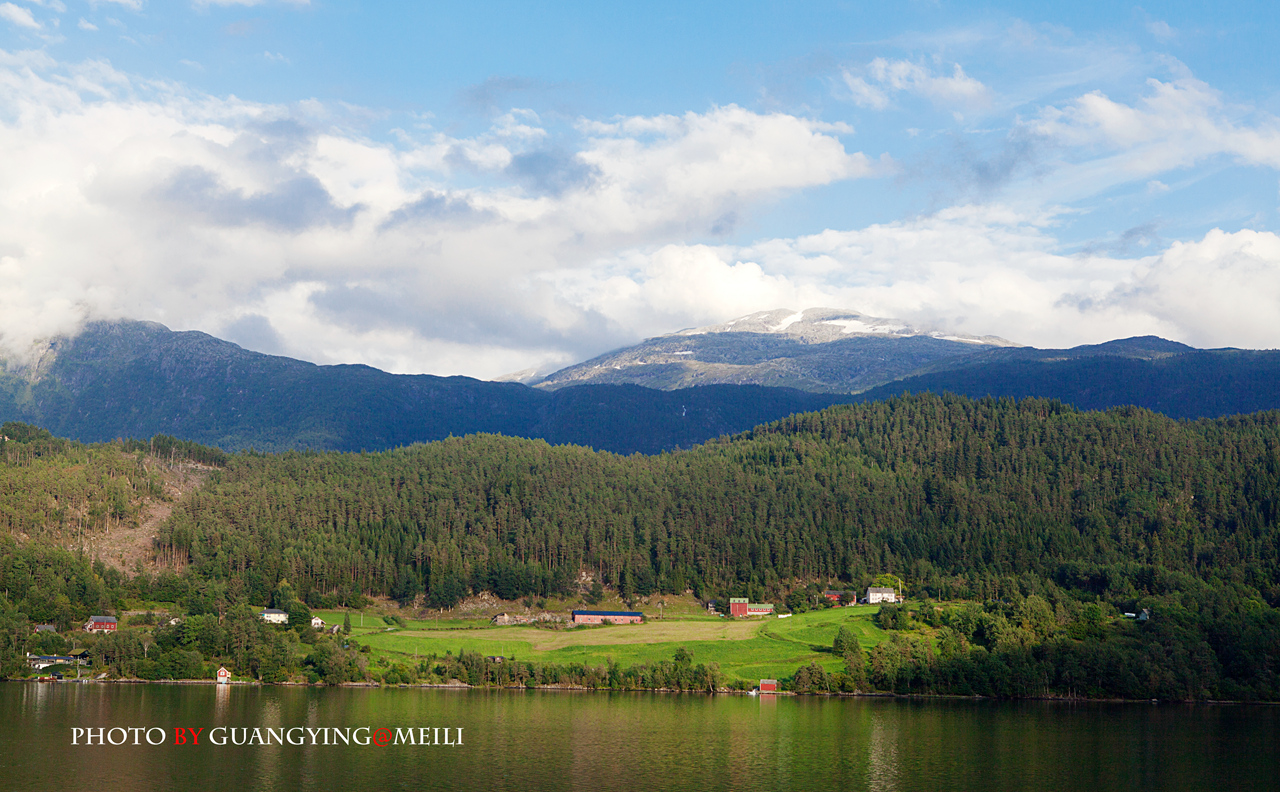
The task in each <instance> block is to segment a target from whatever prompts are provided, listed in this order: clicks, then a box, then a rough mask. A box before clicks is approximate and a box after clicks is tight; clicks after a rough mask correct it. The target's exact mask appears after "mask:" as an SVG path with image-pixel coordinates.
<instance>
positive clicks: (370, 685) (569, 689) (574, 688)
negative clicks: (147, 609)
mask: <svg viewBox="0 0 1280 792" xmlns="http://www.w3.org/2000/svg"><path fill="white" fill-rule="evenodd" d="M0 682H30V683H39V684H51V683H60V684H68V683H69V684H73V685H74V684H79V685H86V684H92V685H213V686H215V687H216V686H218V685H226V686H227V687H231V686H237V687H262V688H271V687H293V688H358V689H365V690H373V689H384V688H385V689H388V690H390V689H411V688H420V689H428V690H465V691H473V690H474V691H491V690H502V691H513V690H535V691H539V692H552V693H555V692H561V693H671V694H682V695H684V694H692V695H702V696H787V697H793V698H805V697H810V696H811V697H815V698H834V699H841V698H855V699H856V698H865V699H894V700H898V701H974V702H977V701H999V702H1016V701H1044V702H1053V703H1060V704H1146V705H1157V706H1158V705H1161V704H1206V705H1216V706H1223V705H1231V706H1268V707H1274V706H1280V702H1277V701H1240V700H1234V699H1123V698H1066V697H1061V696H1027V697H1023V698H1007V699H1001V698H994V697H991V696H958V695H953V694H944V693H939V694H936V695H930V694H925V693H905V694H899V693H796V692H794V691H790V690H779V691H777V692H772V693H760V692H759V691H749V690H729V689H728V688H723V689H720V690H673V689H671V688H623V689H618V690H615V689H613V688H592V687H586V686H583V685H534V686H532V687H530V686H526V685H509V686H506V687H498V686H473V685H468V684H467V683H465V682H454V683H420V684H396V685H384V684H381V683H378V682H343V683H341V684H339V685H325V684H321V683H311V682H259V681H257V680H232V681H229V682H218V681H217V680H216V679H92V678H88V677H86V678H81V679H49V678H38V677H22V678H18V679H13V678H6V679H0Z"/></svg>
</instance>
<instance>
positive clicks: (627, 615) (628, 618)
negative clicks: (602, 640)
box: [573, 610, 644, 624]
mask: <svg viewBox="0 0 1280 792" xmlns="http://www.w3.org/2000/svg"><path fill="white" fill-rule="evenodd" d="M642 621H644V614H643V613H641V612H640V611H589V610H576V611H573V623H574V624H639V623H640V622H642Z"/></svg>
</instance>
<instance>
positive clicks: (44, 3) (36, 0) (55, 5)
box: [27, 0, 67, 14]
mask: <svg viewBox="0 0 1280 792" xmlns="http://www.w3.org/2000/svg"><path fill="white" fill-rule="evenodd" d="M27 2H29V3H31V4H32V5H37V6H40V7H41V8H47V9H49V10H50V11H54V12H56V13H59V14H63V13H66V10H67V7H66V5H64V4H63V2H62V0H27Z"/></svg>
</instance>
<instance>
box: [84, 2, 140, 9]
mask: <svg viewBox="0 0 1280 792" xmlns="http://www.w3.org/2000/svg"><path fill="white" fill-rule="evenodd" d="M103 3H113V4H115V5H119V6H124V7H125V8H128V9H130V10H133V11H141V10H142V0H89V5H91V6H94V7H95V8H96V7H97V6H99V5H101V4H103Z"/></svg>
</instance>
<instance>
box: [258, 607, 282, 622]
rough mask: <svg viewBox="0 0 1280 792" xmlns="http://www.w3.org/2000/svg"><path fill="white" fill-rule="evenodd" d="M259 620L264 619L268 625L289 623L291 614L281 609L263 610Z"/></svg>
mask: <svg viewBox="0 0 1280 792" xmlns="http://www.w3.org/2000/svg"><path fill="white" fill-rule="evenodd" d="M258 618H259V619H262V620H263V621H264V622H266V623H267V624H288V623H289V614H287V613H285V612H284V611H282V610H280V609H279V608H263V609H262V612H261V613H259V614H258Z"/></svg>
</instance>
